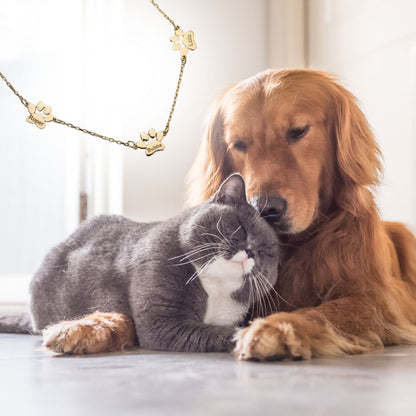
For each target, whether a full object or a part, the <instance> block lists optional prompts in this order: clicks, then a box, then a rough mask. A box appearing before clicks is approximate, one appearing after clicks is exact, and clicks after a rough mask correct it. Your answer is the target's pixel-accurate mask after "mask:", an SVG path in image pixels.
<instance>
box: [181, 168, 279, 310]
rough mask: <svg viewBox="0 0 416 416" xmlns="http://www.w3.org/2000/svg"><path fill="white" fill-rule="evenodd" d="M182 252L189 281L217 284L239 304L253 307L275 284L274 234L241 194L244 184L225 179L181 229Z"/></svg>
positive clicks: (276, 253)
mask: <svg viewBox="0 0 416 416" xmlns="http://www.w3.org/2000/svg"><path fill="white" fill-rule="evenodd" d="M183 234H184V235H183V236H182V238H183V239H182V242H183V248H184V249H185V251H186V252H187V253H189V255H188V260H189V261H190V262H192V264H193V265H194V267H195V270H196V274H195V276H194V278H196V277H199V278H200V279H201V281H202V283H203V284H204V285H205V284H210V285H211V284H217V285H218V287H219V288H220V287H221V288H222V289H221V290H225V291H228V292H229V293H230V294H232V297H233V298H234V299H235V300H238V301H239V302H244V303H246V304H253V303H254V302H255V301H258V300H259V299H260V298H261V297H262V296H263V295H265V294H266V293H267V292H270V291H271V290H272V288H273V285H274V284H275V283H276V280H277V266H278V260H279V245H278V240H277V237H276V234H275V232H274V231H273V229H272V228H271V227H270V226H269V225H268V224H267V223H266V221H264V220H263V219H262V218H261V216H260V215H259V213H258V212H257V211H256V209H255V208H254V207H253V206H252V205H250V204H249V203H248V202H247V200H246V196H245V186H244V180H243V178H242V177H241V176H240V175H237V174H235V175H232V176H230V177H229V178H228V179H227V180H226V181H225V182H224V183H223V184H222V185H221V187H220V189H219V190H218V192H217V193H216V195H215V196H214V197H213V198H212V199H211V200H209V201H207V202H205V203H204V204H202V205H201V206H200V208H199V210H198V212H197V213H196V214H195V215H194V216H193V217H192V218H191V220H190V221H189V222H188V223H187V224H186V226H185V232H184V233H183Z"/></svg>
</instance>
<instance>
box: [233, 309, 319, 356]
mask: <svg viewBox="0 0 416 416" xmlns="http://www.w3.org/2000/svg"><path fill="white" fill-rule="evenodd" d="M279 315H280V314H275V315H271V316H269V317H267V318H264V319H256V320H255V321H253V322H252V323H251V325H250V326H249V327H247V328H243V329H240V330H238V331H237V332H236V334H235V337H234V341H235V342H236V346H235V349H234V352H235V353H236V354H237V357H238V359H239V360H253V361H273V360H274V361H276V360H283V359H285V358H289V359H292V360H302V359H309V358H311V356H312V351H311V346H310V343H309V342H308V339H307V337H305V336H304V335H301V334H300V333H299V329H300V328H299V325H297V323H296V322H291V320H290V319H279ZM285 315H287V314H285Z"/></svg>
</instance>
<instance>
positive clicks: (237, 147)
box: [233, 140, 247, 153]
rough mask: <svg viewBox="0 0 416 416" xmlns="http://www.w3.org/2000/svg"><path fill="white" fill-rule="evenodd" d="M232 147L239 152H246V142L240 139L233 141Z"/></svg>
mask: <svg viewBox="0 0 416 416" xmlns="http://www.w3.org/2000/svg"><path fill="white" fill-rule="evenodd" d="M233 149H235V150H238V151H239V152H244V153H245V152H247V143H245V142H243V141H242V140H237V141H235V142H234V143H233Z"/></svg>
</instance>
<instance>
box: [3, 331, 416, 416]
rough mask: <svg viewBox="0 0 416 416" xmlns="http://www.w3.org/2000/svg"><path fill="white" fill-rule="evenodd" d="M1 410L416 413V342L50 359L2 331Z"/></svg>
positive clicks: (34, 344)
mask: <svg viewBox="0 0 416 416" xmlns="http://www.w3.org/2000/svg"><path fill="white" fill-rule="evenodd" d="M0 414H1V415H7V416H8V415H13V416H14V415H25V416H26V415H30V416H33V415H43V416H47V415H52V414H53V415H59V416H65V415H71V416H82V415H89V416H95V415H100V416H105V415H117V416H118V415H143V416H147V415H158V416H159V415H160V416H162V415H163V416H168V415H169V416H176V415H181V416H182V415H196V416H197V415H234V414H235V415H239V416H240V415H251V416H257V415H266V414H270V415H284V416H288V415H308V416H311V415H312V416H314V415H331V416H343V415H366V416H371V415H378V416H380V415H389V416H390V415H391V416H397V415H416V347H413V346H406V347H392V348H388V349H386V350H385V351H383V352H378V353H372V354H367V355H363V356H356V357H347V358H336V359H316V360H312V361H303V362H283V363H282V362H280V363H278V362H276V363H254V362H238V361H236V360H235V359H234V358H233V357H232V356H231V355H228V354H178V353H175V354H173V353H155V352H148V351H141V350H137V351H133V352H129V353H124V354H109V355H97V356H86V357H51V356H48V355H47V354H45V353H44V352H43V351H42V350H40V338H39V337H35V336H30V335H7V334H0Z"/></svg>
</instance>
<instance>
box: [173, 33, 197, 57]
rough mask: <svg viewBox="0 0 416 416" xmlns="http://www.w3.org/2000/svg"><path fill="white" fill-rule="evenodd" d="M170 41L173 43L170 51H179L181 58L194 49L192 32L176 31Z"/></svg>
mask: <svg viewBox="0 0 416 416" xmlns="http://www.w3.org/2000/svg"><path fill="white" fill-rule="evenodd" d="M170 41H171V42H173V45H172V49H173V50H174V51H177V50H180V53H181V56H186V54H187V53H188V51H189V49H190V50H191V51H194V50H195V49H196V43H195V36H194V32H193V31H192V30H189V31H188V32H186V33H185V32H184V31H183V30H182V29H176V30H175V35H174V36H171V38H170Z"/></svg>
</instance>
